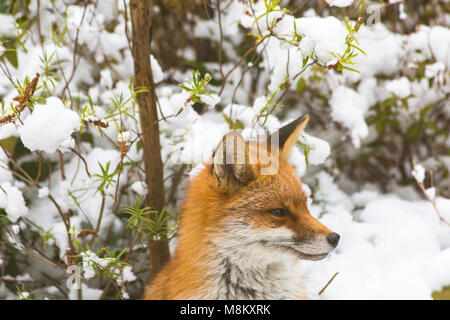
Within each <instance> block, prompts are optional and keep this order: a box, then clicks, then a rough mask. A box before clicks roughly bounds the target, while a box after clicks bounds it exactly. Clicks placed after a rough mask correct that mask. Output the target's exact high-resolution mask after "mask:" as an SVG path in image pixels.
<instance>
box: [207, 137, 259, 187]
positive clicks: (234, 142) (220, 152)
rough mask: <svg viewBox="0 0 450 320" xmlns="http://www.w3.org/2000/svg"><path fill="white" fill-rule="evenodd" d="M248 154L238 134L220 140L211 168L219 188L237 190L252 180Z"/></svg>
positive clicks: (246, 147)
mask: <svg viewBox="0 0 450 320" xmlns="http://www.w3.org/2000/svg"><path fill="white" fill-rule="evenodd" d="M248 154H249V153H248V145H247V144H246V143H245V140H244V138H243V137H242V136H241V135H240V134H239V133H236V132H229V133H227V134H226V135H225V136H224V137H223V138H222V141H221V142H220V143H219V145H218V146H217V148H216V150H215V151H214V154H213V163H212V168H211V169H212V171H213V172H214V174H215V176H216V178H217V183H218V185H219V186H221V187H224V188H227V189H232V190H237V189H238V188H239V187H240V186H243V185H247V184H248V183H249V182H250V181H251V180H253V179H254V173H253V169H252V167H251V165H250V164H249V156H248Z"/></svg>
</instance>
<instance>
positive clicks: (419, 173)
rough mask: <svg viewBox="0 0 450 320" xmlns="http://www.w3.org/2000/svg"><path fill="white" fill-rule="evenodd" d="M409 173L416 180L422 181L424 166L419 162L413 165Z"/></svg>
mask: <svg viewBox="0 0 450 320" xmlns="http://www.w3.org/2000/svg"><path fill="white" fill-rule="evenodd" d="M411 174H412V175H413V177H414V179H416V181H417V182H419V183H423V179H425V168H424V167H423V166H422V165H421V164H417V165H415V166H414V169H413V170H412V171H411Z"/></svg>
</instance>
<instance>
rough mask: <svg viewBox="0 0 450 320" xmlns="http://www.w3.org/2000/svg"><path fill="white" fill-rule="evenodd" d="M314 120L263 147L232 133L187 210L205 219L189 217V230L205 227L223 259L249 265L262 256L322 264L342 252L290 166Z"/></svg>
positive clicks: (292, 126) (296, 124) (294, 125)
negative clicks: (313, 212) (334, 252)
mask: <svg viewBox="0 0 450 320" xmlns="http://www.w3.org/2000/svg"><path fill="white" fill-rule="evenodd" d="M308 119H309V117H308V116H307V115H304V116H302V117H300V118H299V119H297V120H295V121H293V122H291V123H289V124H288V125H286V126H284V127H282V128H281V129H280V130H279V131H277V132H276V133H274V134H273V135H272V136H271V137H270V139H268V140H267V141H263V142H261V141H259V142H246V141H245V140H244V138H243V137H242V136H241V135H240V134H238V133H235V132H231V133H228V134H226V135H225V136H224V137H223V139H222V141H221V142H220V143H219V144H218V146H217V147H216V149H215V151H214V153H213V156H212V160H211V161H210V163H209V165H208V166H207V169H206V170H204V171H203V172H202V174H200V177H196V178H195V179H194V181H192V184H191V187H190V188H189V189H190V190H189V192H188V198H189V197H190V198H191V199H193V201H190V202H188V203H187V209H188V210H189V211H191V212H199V215H198V216H197V218H195V217H193V216H191V217H190V218H188V219H190V220H189V221H187V222H186V223H188V224H191V226H190V227H186V228H185V229H191V230H192V229H196V230H199V228H198V227H197V228H194V227H193V226H194V225H196V226H198V225H199V224H200V225H203V226H205V229H207V230H205V233H204V234H203V235H202V236H199V237H204V238H206V237H210V236H211V235H213V237H214V242H215V244H216V246H215V247H216V250H219V251H222V252H221V253H222V254H224V255H230V252H232V253H233V254H232V256H234V257H238V258H237V259H240V260H247V261H249V259H250V258H255V257H256V258H257V259H259V260H257V261H260V262H261V263H262V262H267V261H268V260H277V259H280V258H281V259H283V258H287V257H289V258H294V259H295V260H297V259H298V258H300V259H307V260H319V259H323V258H324V257H325V256H327V254H328V253H330V252H331V251H332V250H333V249H334V248H336V246H337V244H338V242H339V235H338V234H337V233H334V232H332V231H331V230H329V229H328V228H327V227H326V226H324V225H323V224H322V223H320V222H319V221H318V220H317V219H315V218H314V217H313V216H312V215H311V214H310V212H309V210H308V207H307V204H306V200H307V197H306V195H305V193H304V192H303V190H302V184H301V182H300V180H299V178H298V177H297V176H296V174H295V168H294V167H293V166H291V165H290V164H289V163H288V158H289V155H290V153H291V151H292V148H293V147H294V146H295V144H296V142H297V140H298V138H299V136H300V134H301V133H302V131H303V128H304V127H305V125H306V123H307V122H308ZM262 151H264V152H262ZM194 199H195V200H194ZM202 201H203V202H202ZM200 202H202V203H203V206H202V207H201V208H199V207H198V204H199V203H200ZM193 219H195V222H194V220H193ZM182 227H183V226H182ZM199 233H200V232H197V235H198V234H199ZM182 234H183V229H182V230H181V235H182ZM193 236H194V235H193ZM243 258H244V259H243ZM252 263H255V260H254V259H252Z"/></svg>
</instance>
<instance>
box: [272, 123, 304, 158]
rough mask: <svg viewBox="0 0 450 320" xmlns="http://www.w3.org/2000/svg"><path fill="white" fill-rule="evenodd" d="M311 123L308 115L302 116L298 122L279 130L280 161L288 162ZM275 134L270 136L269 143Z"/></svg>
mask: <svg viewBox="0 0 450 320" xmlns="http://www.w3.org/2000/svg"><path fill="white" fill-rule="evenodd" d="M308 121H309V116H308V115H307V114H305V115H303V116H301V117H300V118H298V119H297V120H294V121H292V122H290V123H288V124H287V125H285V126H284V127H282V128H281V129H279V130H278V131H277V132H276V134H278V147H279V148H278V149H279V152H280V160H282V161H287V160H288V159H289V156H290V154H291V152H292V148H293V147H294V145H295V143H296V142H297V140H298V138H299V137H300V134H301V133H302V132H303V129H304V128H305V127H306V124H307V123H308ZM274 135H275V134H272V135H271V136H270V140H269V143H270V141H271V139H272V138H273V137H274Z"/></svg>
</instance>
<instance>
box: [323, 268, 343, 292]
mask: <svg viewBox="0 0 450 320" xmlns="http://www.w3.org/2000/svg"><path fill="white" fill-rule="evenodd" d="M338 274H339V272H336V273H335V274H334V276H332V277H331V279H330V280H328V282H327V284H326V285H325V287H323V288H322V290H320V291H319V296H320V295H321V294H322V293H323V292H324V291H325V289H326V288H328V286H329V285H330V283H331V282H332V281H333V280H334V278H336V276H337V275H338Z"/></svg>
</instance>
